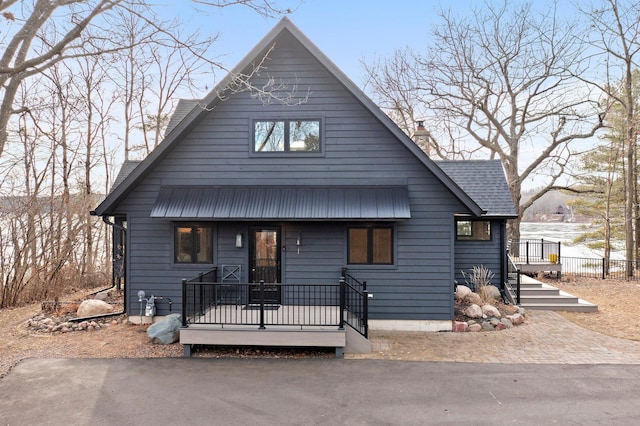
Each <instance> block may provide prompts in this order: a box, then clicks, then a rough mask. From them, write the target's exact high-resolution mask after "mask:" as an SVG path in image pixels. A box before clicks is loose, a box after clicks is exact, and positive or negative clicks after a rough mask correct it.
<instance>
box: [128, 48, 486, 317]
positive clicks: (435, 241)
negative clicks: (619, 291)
mask: <svg viewBox="0 0 640 426" xmlns="http://www.w3.org/2000/svg"><path fill="white" fill-rule="evenodd" d="M262 76H263V77H260V78H257V79H256V81H255V85H256V86H258V87H260V86H261V85H262V84H264V83H265V82H266V80H264V78H266V76H274V77H276V79H277V80H278V81H279V79H282V81H289V82H295V84H296V85H297V88H298V91H299V92H300V93H304V94H305V95H306V94H307V93H308V95H309V99H308V101H307V102H306V103H303V104H301V105H297V106H287V105H282V104H280V103H278V102H277V101H271V103H263V102H261V101H260V100H259V99H257V98H256V97H253V96H251V94H250V93H248V92H241V93H236V94H231V95H230V96H229V99H228V100H226V101H225V102H222V103H220V104H219V105H218V106H217V107H216V108H215V109H214V110H213V111H212V112H211V113H209V114H208V115H207V116H206V117H205V118H204V119H203V120H202V121H200V122H199V123H198V126H197V127H196V128H194V129H193V130H192V131H191V132H190V133H189V134H188V135H186V137H185V138H184V139H183V140H182V141H181V142H180V143H179V144H177V145H176V146H175V148H174V149H173V150H171V151H170V152H169V154H168V155H167V156H166V157H165V158H164V159H163V161H162V162H161V163H160V164H159V165H158V166H157V167H156V168H155V169H154V170H153V171H152V172H151V173H150V174H149V175H148V176H147V177H146V178H145V179H144V181H143V182H142V183H141V184H140V185H139V186H138V187H137V188H136V189H135V190H134V191H133V193H132V194H131V195H129V196H128V198H127V199H126V200H125V201H124V202H123V203H122V204H121V205H120V206H119V211H121V212H123V213H127V215H128V217H127V218H128V227H129V232H128V239H129V240H128V241H129V246H128V255H129V258H128V262H129V263H128V269H127V270H128V271H129V277H128V278H129V281H128V285H127V288H128V298H129V299H128V300H129V307H128V308H129V311H130V312H132V314H135V313H136V312H137V310H138V302H137V297H136V296H135V295H136V293H137V291H138V290H140V289H142V290H145V292H147V294H154V295H156V296H165V297H170V298H171V299H172V301H173V302H174V305H173V306H174V307H176V306H180V305H179V304H176V303H178V302H179V301H180V298H181V293H180V291H181V290H180V280H181V279H182V278H191V277H193V276H195V275H197V273H199V272H204V271H205V270H206V269H208V268H210V267H213V266H220V265H223V264H240V265H243V278H244V279H247V274H246V268H247V262H248V250H247V245H246V244H245V247H244V248H242V249H237V248H236V247H235V235H236V233H237V232H243V233H244V235H245V238H246V236H247V235H248V229H249V225H250V224H249V223H240V222H217V223H216V224H215V228H216V231H215V244H214V251H215V255H214V256H215V258H214V264H212V265H198V266H185V265H175V264H174V263H173V261H172V256H173V255H172V251H173V245H172V244H173V242H172V226H173V224H172V223H171V222H170V221H167V220H162V219H151V218H150V217H149V214H150V212H151V210H152V208H153V205H154V203H155V200H156V197H157V195H158V192H159V190H160V187H161V186H167V185H190V186H192V185H216V186H223V185H249V186H251V185H255V186H261V185H274V186H278V185H282V186H284V185H287V186H288V185H310V186H329V185H375V184H381V185H382V184H384V185H406V186H408V188H409V199H410V206H411V215H412V217H411V219H410V220H406V221H401V222H397V223H395V237H396V246H395V264H394V265H392V266H381V267H375V266H359V267H350V268H349V271H350V273H351V274H352V275H354V276H355V277H356V278H358V279H360V280H366V281H367V282H368V285H369V289H370V291H371V292H372V293H373V294H374V298H373V299H372V300H371V304H370V313H371V317H372V318H376V319H414V320H450V319H452V318H453V299H452V282H453V279H454V270H455V271H457V270H459V269H461V268H467V265H473V264H476V263H478V262H479V263H483V264H485V265H487V263H488V262H487V261H486V260H484V261H482V262H480V260H481V259H480V258H478V257H477V256H476V257H475V258H474V257H473V255H474V248H473V247H472V246H471V245H464V244H457V245H455V247H454V242H455V235H454V234H453V232H454V226H453V223H454V222H453V215H454V214H455V213H463V214H465V213H468V212H467V211H466V209H465V208H464V207H463V206H461V204H460V203H459V202H458V200H457V199H456V198H455V197H454V196H453V195H452V194H451V193H450V192H449V190H448V189H446V188H445V187H443V185H442V183H441V182H440V181H439V180H438V179H436V178H435V177H434V176H433V175H432V174H431V172H429V171H428V170H427V169H426V168H425V167H424V165H423V164H421V163H420V162H419V161H418V160H417V159H416V158H415V157H414V156H413V155H412V154H411V153H410V152H409V151H408V150H407V149H406V147H404V146H403V145H402V143H400V142H398V141H397V140H396V139H395V137H394V136H393V135H392V134H391V133H390V132H389V131H388V129H387V128H386V127H385V126H384V125H382V124H381V123H380V122H379V121H377V119H376V118H375V117H374V116H373V115H371V114H370V113H369V111H368V110H367V109H366V108H364V107H363V106H362V105H361V104H360V103H359V102H358V101H357V100H356V98H354V97H353V96H352V95H351V94H350V92H348V91H347V90H345V88H344V87H343V86H342V85H341V84H340V83H339V81H338V80H336V79H335V78H334V77H333V76H332V75H331V74H330V73H329V72H328V71H327V70H326V69H325V68H324V67H322V66H321V65H320V63H318V62H317V61H316V60H315V59H314V58H313V57H312V56H311V55H309V53H308V52H307V51H306V50H304V49H303V48H302V47H301V46H300V45H299V44H297V42H294V43H292V42H291V40H286V39H285V40H279V42H278V44H277V47H276V49H275V50H274V51H273V54H272V57H271V59H270V60H269V62H268V69H267V70H263V72H262ZM276 116H277V117H296V118H297V117H309V118H320V119H321V120H322V121H323V128H324V134H323V136H324V138H323V144H324V146H323V154H322V155H321V156H304V155H299V156H260V155H255V154H251V140H250V135H251V128H250V127H251V122H252V121H251V120H252V119H255V118H264V117H276ZM279 225H280V226H281V227H282V231H283V239H282V241H283V244H284V245H285V251H284V252H283V253H282V270H283V281H284V282H288V283H316V282H334V281H336V280H338V278H339V276H340V269H341V268H342V267H343V266H347V265H345V263H346V235H347V233H346V229H347V225H348V223H347V222H337V223H322V222H305V223H296V222H291V223H279ZM298 232H300V235H301V239H302V241H301V243H302V244H301V246H300V254H298V253H297V248H296V247H295V240H296V238H297V235H298ZM454 251H455V253H456V255H457V254H460V256H462V257H463V258H464V259H465V261H464V262H463V263H460V264H456V265H455V268H454V265H453V260H452V259H453V256H454ZM482 253H483V254H485V255H486V254H487V251H486V250H485V248H483V249H482ZM487 266H491V267H493V264H491V265H487ZM167 313H168V311H167V310H166V305H162V303H161V304H160V305H159V314H167Z"/></svg>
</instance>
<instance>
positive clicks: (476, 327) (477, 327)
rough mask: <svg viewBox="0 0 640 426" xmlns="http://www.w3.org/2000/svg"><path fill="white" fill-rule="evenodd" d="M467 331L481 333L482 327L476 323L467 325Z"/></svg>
mask: <svg viewBox="0 0 640 426" xmlns="http://www.w3.org/2000/svg"><path fill="white" fill-rule="evenodd" d="M469 331H482V326H481V325H480V324H478V323H475V324H469Z"/></svg>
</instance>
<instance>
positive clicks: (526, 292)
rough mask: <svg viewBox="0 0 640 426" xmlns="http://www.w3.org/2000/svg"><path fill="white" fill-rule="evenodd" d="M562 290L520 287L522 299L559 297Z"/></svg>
mask: <svg viewBox="0 0 640 426" xmlns="http://www.w3.org/2000/svg"><path fill="white" fill-rule="evenodd" d="M559 295H560V290H558V289H557V288H553V287H548V288H547V287H535V288H523V287H520V297H526V296H559Z"/></svg>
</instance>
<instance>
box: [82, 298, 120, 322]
mask: <svg viewBox="0 0 640 426" xmlns="http://www.w3.org/2000/svg"><path fill="white" fill-rule="evenodd" d="M112 312H113V306H112V305H110V304H108V303H107V302H103V301H102V300H97V299H88V300H85V301H83V302H82V303H81V304H80V306H79V307H78V311H77V315H78V317H81V318H82V317H92V316H95V315H104V314H110V313H112Z"/></svg>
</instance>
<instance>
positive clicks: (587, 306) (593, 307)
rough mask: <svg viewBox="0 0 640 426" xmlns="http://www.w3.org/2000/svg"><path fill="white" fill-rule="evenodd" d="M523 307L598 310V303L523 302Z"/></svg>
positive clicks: (547, 309) (552, 309)
mask: <svg viewBox="0 0 640 426" xmlns="http://www.w3.org/2000/svg"><path fill="white" fill-rule="evenodd" d="M520 306H521V307H523V308H525V309H532V310H544V311H568V312H598V305H594V304H593V303H589V302H587V301H584V300H581V303H569V304H553V305H548V304H544V303H521V304H520Z"/></svg>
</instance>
